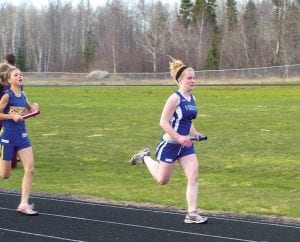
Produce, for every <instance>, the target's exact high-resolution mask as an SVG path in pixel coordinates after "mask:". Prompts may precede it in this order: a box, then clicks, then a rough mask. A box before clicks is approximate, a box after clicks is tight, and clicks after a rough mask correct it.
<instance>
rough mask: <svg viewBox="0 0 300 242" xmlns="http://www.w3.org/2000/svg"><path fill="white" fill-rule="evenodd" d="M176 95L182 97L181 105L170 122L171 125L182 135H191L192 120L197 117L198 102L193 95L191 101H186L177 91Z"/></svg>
mask: <svg viewBox="0 0 300 242" xmlns="http://www.w3.org/2000/svg"><path fill="white" fill-rule="evenodd" d="M176 94H177V95H178V96H179V97H180V103H179V105H178V107H177V108H176V110H175V112H174V114H173V117H172V118H171V120H170V124H171V126H172V128H173V129H174V130H175V131H176V132H177V133H179V134H180V135H189V133H190V129H191V125H192V120H193V119H195V118H196V117H197V106H196V102H195V100H194V97H193V95H191V94H190V97H191V99H190V101H188V100H187V99H185V98H184V97H183V96H182V95H181V93H180V92H179V91H176Z"/></svg>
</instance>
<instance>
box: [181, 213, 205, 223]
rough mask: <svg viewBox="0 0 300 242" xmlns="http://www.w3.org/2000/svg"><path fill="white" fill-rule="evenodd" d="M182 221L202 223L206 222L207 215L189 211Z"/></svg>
mask: <svg viewBox="0 0 300 242" xmlns="http://www.w3.org/2000/svg"><path fill="white" fill-rule="evenodd" d="M184 222H185V223H187V224H192V223H196V224H204V223H206V222H207V217H205V216H201V215H199V214H198V213H197V212H190V213H187V214H186V216H185V219H184Z"/></svg>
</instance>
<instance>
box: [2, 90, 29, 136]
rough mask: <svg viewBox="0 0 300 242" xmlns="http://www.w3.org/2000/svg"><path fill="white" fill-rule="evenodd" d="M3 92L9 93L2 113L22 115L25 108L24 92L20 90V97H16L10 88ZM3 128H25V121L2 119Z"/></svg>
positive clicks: (9, 129)
mask: <svg viewBox="0 0 300 242" xmlns="http://www.w3.org/2000/svg"><path fill="white" fill-rule="evenodd" d="M5 93H6V94H8V95H9V99H8V103H7V106H6V107H5V109H4V111H3V113H4V114H11V113H14V114H19V115H23V113H24V111H25V108H26V97H25V95H24V93H23V92H21V96H20V97H17V96H16V95H15V94H14V92H13V91H12V90H10V89H8V90H5ZM3 129H4V130H5V131H11V130H16V131H17V130H18V131H19V130H25V122H24V121H19V122H15V121H14V120H12V119H7V120H4V121H3Z"/></svg>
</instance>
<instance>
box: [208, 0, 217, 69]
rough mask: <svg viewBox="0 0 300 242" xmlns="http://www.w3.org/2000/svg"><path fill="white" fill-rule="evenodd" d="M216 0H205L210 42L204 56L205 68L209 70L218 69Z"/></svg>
mask: <svg viewBox="0 0 300 242" xmlns="http://www.w3.org/2000/svg"><path fill="white" fill-rule="evenodd" d="M216 7H217V4H216V0H207V8H206V10H207V15H206V16H207V23H208V24H209V26H210V29H211V31H210V43H209V49H208V52H207V56H206V64H205V66H206V68H207V69H210V70H217V69H219V65H220V50H219V29H218V24H217V15H216Z"/></svg>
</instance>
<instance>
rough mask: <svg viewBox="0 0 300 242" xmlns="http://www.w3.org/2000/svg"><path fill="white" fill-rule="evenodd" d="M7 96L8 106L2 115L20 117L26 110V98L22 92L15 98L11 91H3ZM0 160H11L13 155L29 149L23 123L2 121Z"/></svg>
mask: <svg viewBox="0 0 300 242" xmlns="http://www.w3.org/2000/svg"><path fill="white" fill-rule="evenodd" d="M5 93H6V94H8V95H9V99H8V104H7V106H6V107H5V109H4V111H3V113H4V114H12V113H14V114H19V115H22V114H23V112H24V110H25V108H26V97H25V95H24V93H23V92H21V96H20V97H17V96H16V95H15V94H14V92H13V91H12V90H10V89H9V90H5ZM0 145H1V158H2V159H3V160H9V161H10V160H12V158H13V156H14V153H15V152H17V151H19V150H21V149H24V148H27V147H31V143H30V140H29V138H28V135H27V132H26V127H25V122H24V121H19V122H15V121H14V120H12V119H7V120H4V121H3V126H2V130H1V134H0Z"/></svg>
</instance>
